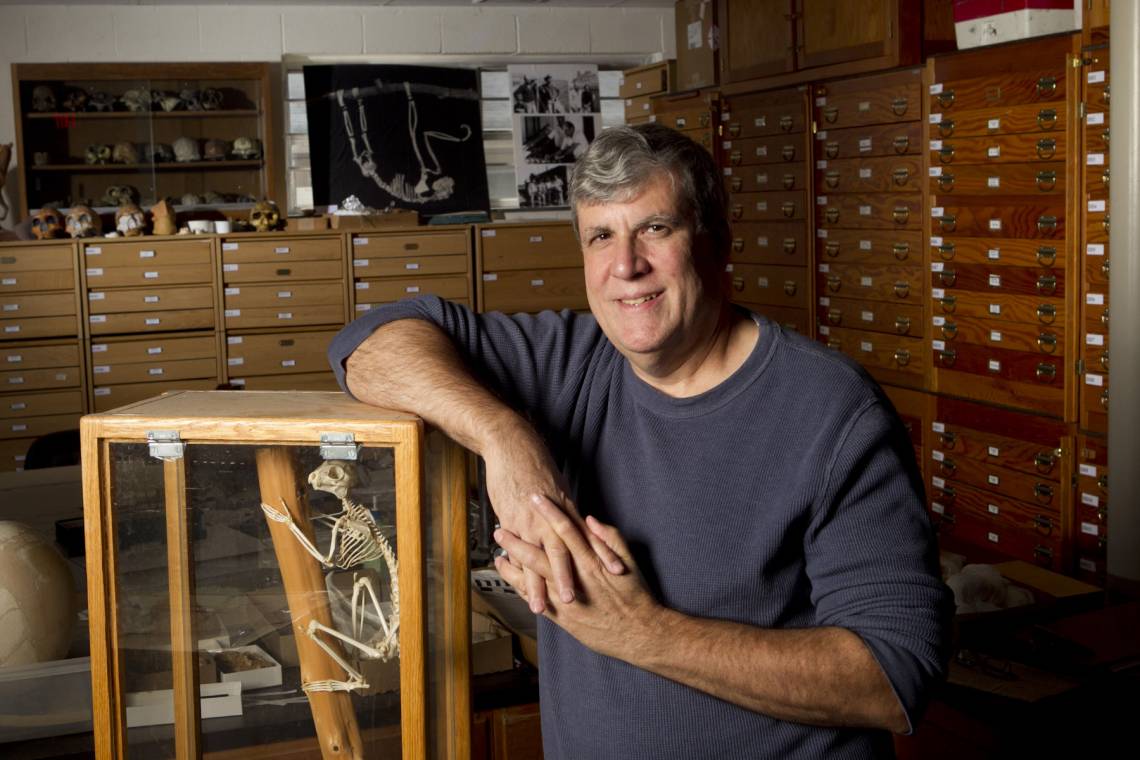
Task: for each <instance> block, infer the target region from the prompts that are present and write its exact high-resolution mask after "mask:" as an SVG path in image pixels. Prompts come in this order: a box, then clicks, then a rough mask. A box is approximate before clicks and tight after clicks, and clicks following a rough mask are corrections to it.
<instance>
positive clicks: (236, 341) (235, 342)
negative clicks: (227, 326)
mask: <svg viewBox="0 0 1140 760" xmlns="http://www.w3.org/2000/svg"><path fill="white" fill-rule="evenodd" d="M244 342H245V340H244V339H243V338H242V337H241V336H240V335H230V336H228V337H226V345H230V346H240V345H241V344H242V343H244Z"/></svg>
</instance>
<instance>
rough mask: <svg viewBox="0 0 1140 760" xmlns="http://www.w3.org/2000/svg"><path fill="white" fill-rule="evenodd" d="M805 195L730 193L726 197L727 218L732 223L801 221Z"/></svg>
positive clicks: (800, 193) (805, 201)
mask: <svg viewBox="0 0 1140 760" xmlns="http://www.w3.org/2000/svg"><path fill="white" fill-rule="evenodd" d="M806 204H807V193H804V192H790V193H785V192H778V193H732V194H731V195H729V197H728V218H729V220H730V221H732V222H738V221H748V222H779V221H782V220H785V219H803V218H804V207H805V206H806Z"/></svg>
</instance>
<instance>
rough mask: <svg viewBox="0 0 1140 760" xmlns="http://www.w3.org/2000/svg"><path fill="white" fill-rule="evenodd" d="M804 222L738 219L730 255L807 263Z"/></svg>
mask: <svg viewBox="0 0 1140 760" xmlns="http://www.w3.org/2000/svg"><path fill="white" fill-rule="evenodd" d="M807 255H808V246H807V227H806V225H805V224H804V223H803V222H738V223H737V224H734V225H732V250H731V253H730V254H729V258H730V260H731V261H733V262H734V263H742V264H788V265H800V266H803V265H805V264H807Z"/></svg>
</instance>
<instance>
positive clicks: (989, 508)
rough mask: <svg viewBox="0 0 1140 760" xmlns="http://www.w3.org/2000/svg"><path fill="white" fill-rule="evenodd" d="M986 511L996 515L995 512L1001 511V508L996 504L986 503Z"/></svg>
mask: <svg viewBox="0 0 1140 760" xmlns="http://www.w3.org/2000/svg"><path fill="white" fill-rule="evenodd" d="M986 511H987V512H989V513H990V514H991V515H996V514H998V513H1000V512H1001V510H1000V509H998V505H997V504H986Z"/></svg>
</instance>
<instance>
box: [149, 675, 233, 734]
mask: <svg viewBox="0 0 1140 760" xmlns="http://www.w3.org/2000/svg"><path fill="white" fill-rule="evenodd" d="M198 693H199V695H200V704H199V707H200V709H201V715H202V720H206V719H208V718H224V717H226V716H229V715H241V683H240V682H238V681H231V682H230V683H204V684H202V686H201V688H200V689H199V690H198ZM173 722H174V692H173V691H172V690H170V689H163V690H161V691H136V692H128V693H127V728H138V727H139V726H161V725H163V724H167V723H173Z"/></svg>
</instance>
